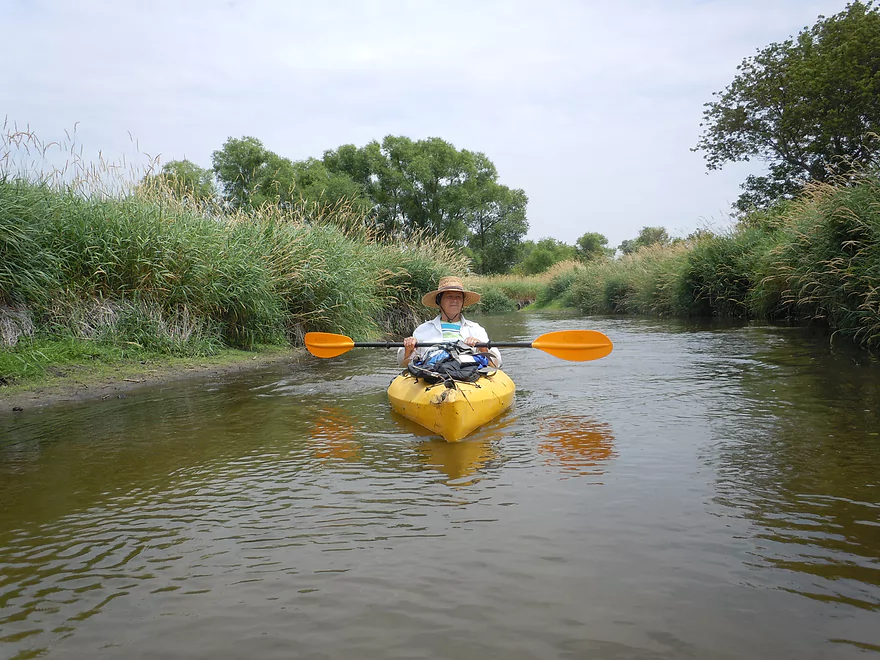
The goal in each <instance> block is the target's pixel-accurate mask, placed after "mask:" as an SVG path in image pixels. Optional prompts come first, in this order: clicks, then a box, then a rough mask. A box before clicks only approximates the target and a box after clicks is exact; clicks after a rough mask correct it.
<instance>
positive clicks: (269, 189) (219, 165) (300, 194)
mask: <svg viewBox="0 0 880 660" xmlns="http://www.w3.org/2000/svg"><path fill="white" fill-rule="evenodd" d="M213 160H214V172H215V173H216V174H217V179H218V180H219V181H220V185H221V187H222V188H223V196H224V199H225V200H226V201H227V202H228V203H229V204H230V205H231V206H232V207H233V208H257V207H260V206H262V205H263V204H289V203H305V204H307V205H309V206H318V207H327V206H335V205H337V204H339V203H340V202H342V201H349V202H351V203H352V205H353V206H355V208H356V209H357V210H361V211H363V212H367V211H368V210H369V208H370V206H371V203H370V202H369V200H367V199H366V198H365V197H364V194H363V187H362V186H361V185H360V184H358V183H357V182H355V181H353V180H352V178H351V177H350V176H349V175H347V174H345V173H342V172H331V171H330V170H329V169H328V168H327V167H326V166H325V165H324V163H323V162H322V161H320V160H317V159H315V158H307V159H306V160H302V161H292V160H290V159H289V158H284V157H282V156H279V155H278V154H276V153H274V152H272V151H269V150H268V149H266V148H265V147H264V146H263V143H262V142H260V141H259V140H258V139H256V138H253V137H247V136H245V137H242V138H238V139H236V138H229V139H228V140H227V141H226V143H225V144H224V145H223V148H222V149H220V150H218V151H215V152H214V155H213Z"/></svg>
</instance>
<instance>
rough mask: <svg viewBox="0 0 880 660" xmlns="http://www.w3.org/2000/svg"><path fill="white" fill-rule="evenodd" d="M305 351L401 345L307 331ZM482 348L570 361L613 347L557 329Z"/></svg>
mask: <svg viewBox="0 0 880 660" xmlns="http://www.w3.org/2000/svg"><path fill="white" fill-rule="evenodd" d="M305 341H306V348H307V349H309V353H311V354H312V355H314V356H315V357H319V358H332V357H336V356H337V355H342V354H343V353H347V352H348V351H350V350H351V349H353V348H400V347H402V346H403V342H399V341H398V342H395V341H354V340H353V339H352V338H351V337H346V336H345V335H335V334H333V333H331V332H307V333H306V337H305ZM445 343H449V342H439V341H438V342H427V343H418V344H416V346H441V345H443V344H445ZM477 346H478V347H481V348H482V347H485V348H537V349H538V350H540V351H544V352H545V353H549V354H550V355H553V356H554V357H558V358H561V359H563V360H571V361H572V362H585V361H587V360H598V359H599V358H603V357H605V356H606V355H608V354H609V353H610V352H611V349H612V348H613V345H612V343H611V340H610V339H608V337H606V336H605V335H603V334H602V333H601V332H597V331H596V330H558V331H557V332H548V333H546V334H543V335H541V336H540V337H538V338H537V339H535V340H534V341H532V342H511V341H488V342H485V343H480V344H477Z"/></svg>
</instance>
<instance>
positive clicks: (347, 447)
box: [309, 406, 361, 462]
mask: <svg viewBox="0 0 880 660" xmlns="http://www.w3.org/2000/svg"><path fill="white" fill-rule="evenodd" d="M309 440H310V442H311V447H312V452H313V454H314V456H315V458H317V459H319V460H322V461H327V460H334V459H335V460H338V461H344V462H354V461H358V460H360V458H361V444H360V442H358V440H357V439H356V438H355V426H354V423H353V422H352V420H351V418H350V417H349V415H348V414H347V413H346V412H345V410H343V409H342V408H335V407H327V406H325V407H322V408H319V409H318V410H317V412H316V416H315V418H314V419H313V420H312V423H311V427H310V429H309Z"/></svg>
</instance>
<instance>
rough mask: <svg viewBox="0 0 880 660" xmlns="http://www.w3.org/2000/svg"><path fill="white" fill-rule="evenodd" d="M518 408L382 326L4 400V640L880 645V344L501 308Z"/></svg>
mask: <svg viewBox="0 0 880 660" xmlns="http://www.w3.org/2000/svg"><path fill="white" fill-rule="evenodd" d="M481 321H482V322H484V324H485V325H486V326H487V328H488V329H489V331H490V333H491V335H492V337H493V338H494V339H496V340H504V341H529V340H531V339H534V338H535V337H537V336H538V335H540V334H542V333H544V332H549V331H552V330H562V329H572V328H590V329H595V330H600V331H602V332H604V333H606V334H607V335H608V336H609V337H610V338H611V339H612V341H614V344H615V348H614V352H613V353H611V355H610V356H608V357H606V358H604V359H602V360H597V361H594V362H585V363H571V362H565V361H562V360H559V359H556V358H554V357H551V356H549V355H547V354H545V353H543V352H541V351H538V350H534V349H506V350H505V351H504V358H505V363H506V364H505V370H506V371H507V372H508V373H509V374H510V375H511V377H512V378H513V379H514V381H515V382H516V383H517V386H518V390H517V400H516V403H515V404H514V407H513V408H512V409H511V410H510V411H508V412H507V413H505V414H504V415H503V416H502V417H501V418H499V419H498V420H496V421H495V422H493V423H491V424H490V425H488V426H486V427H484V428H483V429H480V430H479V431H477V432H476V433H475V434H474V435H473V436H471V437H470V438H468V439H467V440H465V441H463V442H462V443H460V444H447V443H445V442H443V441H440V440H438V439H436V438H432V437H431V436H430V435H429V434H428V433H427V432H424V431H420V430H419V429H418V428H417V427H414V426H413V425H412V424H411V423H409V422H408V421H406V420H404V419H402V418H399V417H396V416H393V415H392V414H391V413H390V411H389V408H388V402H387V398H386V396H385V387H387V385H388V383H389V382H390V380H391V378H392V377H393V376H394V374H395V373H396V367H395V365H394V360H393V356H392V355H391V353H390V352H389V351H387V350H386V349H355V350H352V351H351V352H349V353H347V354H345V355H343V356H340V357H337V358H334V359H332V360H319V359H317V358H312V357H311V356H309V355H307V354H303V355H302V356H300V357H297V358H296V359H294V360H292V361H291V362H289V363H285V364H277V365H273V366H271V367H267V368H262V369H261V370H257V371H253V372H250V373H246V374H235V375H228V376H223V377H213V378H211V379H202V380H190V381H186V382H179V383H173V384H166V385H163V386H155V387H150V388H144V389H141V390H135V391H133V392H129V393H128V394H127V395H126V396H125V397H124V398H116V397H112V398H108V399H107V400H105V401H96V402H94V403H87V404H76V405H74V404H58V405H55V406H52V407H48V408H44V409H34V410H26V411H24V412H23V413H17V414H14V415H13V414H5V413H4V414H3V415H0V658H17V659H20V658H32V657H49V658H65V659H67V658H89V659H93V658H126V659H132V658H157V657H163V658H205V659H211V660H219V659H225V658H244V657H256V658H261V659H263V660H265V659H273V658H315V659H317V658H349V657H350V658H355V657H356V658H481V659H482V658H504V659H518V658H535V659H538V658H541V659H546V658H591V659H597V660H605V659H623V658H646V659H660V658H676V659H678V658H694V659H701V660H706V659H714V658H725V659H732V658H749V659H755V658H798V659H799V660H804V659H808V658H863V657H866V655H867V656H877V657H880V436H878V433H880V365H878V364H877V363H876V362H873V361H871V360H870V359H869V357H868V356H867V355H865V354H863V353H859V352H857V351H854V350H849V349H847V348H845V347H835V348H834V349H833V350H832V349H831V348H830V347H829V342H828V338H827V337H821V336H816V335H814V334H812V333H810V331H808V330H805V329H803V328H787V327H771V326H766V325H733V326H731V325H702V326H698V325H694V324H690V323H685V322H669V321H655V320H644V319H632V318H628V319H622V318H576V317H573V316H571V315H567V314H562V313H559V314H554V313H529V314H524V313H518V314H510V315H503V316H495V317H485V318H483V319H481Z"/></svg>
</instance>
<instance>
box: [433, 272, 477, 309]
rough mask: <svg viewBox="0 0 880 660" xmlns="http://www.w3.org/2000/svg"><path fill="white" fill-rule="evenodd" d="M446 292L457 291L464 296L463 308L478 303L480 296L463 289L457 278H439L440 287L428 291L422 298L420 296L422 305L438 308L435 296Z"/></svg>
mask: <svg viewBox="0 0 880 660" xmlns="http://www.w3.org/2000/svg"><path fill="white" fill-rule="evenodd" d="M447 291H459V292H461V293H463V294H464V304H463V305H462V306H463V307H467V306H468V305H473V304H474V303H478V302H480V294H479V293H474V292H473V291H468V290H467V289H465V288H464V284H462V283H461V280H460V279H459V278H457V277H452V276H449V277H441V278H440V286H438V287H437V288H436V289H435V290H434V291H429V292H428V293H426V294H425V295H424V296H422V304H423V305H424V306H425V307H439V306H440V305H438V304H437V294H438V293H446V292H447Z"/></svg>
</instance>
